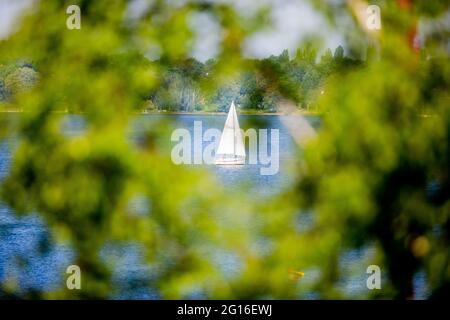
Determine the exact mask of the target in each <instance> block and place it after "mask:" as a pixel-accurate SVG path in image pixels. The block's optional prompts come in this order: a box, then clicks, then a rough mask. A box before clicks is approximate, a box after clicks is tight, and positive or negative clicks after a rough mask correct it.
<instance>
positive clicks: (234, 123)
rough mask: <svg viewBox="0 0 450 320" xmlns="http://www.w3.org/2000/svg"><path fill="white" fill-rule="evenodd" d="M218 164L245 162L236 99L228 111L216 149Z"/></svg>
mask: <svg viewBox="0 0 450 320" xmlns="http://www.w3.org/2000/svg"><path fill="white" fill-rule="evenodd" d="M214 163H215V164H217V165H236V164H245V147H244V139H243V137H242V132H241V128H240V127H239V121H238V117H237V113H236V107H235V105H234V101H233V102H232V103H231V107H230V110H229V111H228V116H227V120H226V121H225V126H224V128H223V131H222V136H221V137H220V142H219V147H218V148H217V151H216V159H215V161H214Z"/></svg>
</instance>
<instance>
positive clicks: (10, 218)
mask: <svg viewBox="0 0 450 320" xmlns="http://www.w3.org/2000/svg"><path fill="white" fill-rule="evenodd" d="M169 119H170V120H171V123H172V126H173V127H172V128H186V129H188V130H189V132H191V134H192V135H193V128H194V121H201V122H202V126H203V130H207V129H208V128H217V129H220V130H221V129H222V127H223V124H224V121H225V116H209V115H208V116H201V115H199V116H194V115H182V116H177V117H176V118H174V117H173V116H164V115H142V116H138V117H137V119H136V121H134V123H133V124H132V126H131V127H130V130H129V136H130V140H132V141H135V142H137V143H139V139H140V136H141V133H142V132H143V131H144V130H145V129H146V128H147V127H148V126H151V125H153V124H154V123H158V122H161V121H167V120H169ZM174 119H176V120H175V121H173V120H174ZM281 120H282V119H281V118H280V117H278V116H240V124H241V128H242V129H244V130H246V129H248V128H267V129H278V130H279V137H280V141H279V149H280V168H279V172H278V173H277V174H275V175H267V176H264V175H261V174H260V166H261V165H258V164H255V165H245V166H236V167H219V166H214V165H211V166H205V167H206V168H207V169H208V170H210V171H211V172H212V174H214V175H216V176H217V177H218V178H219V180H220V181H221V182H222V183H223V184H224V185H229V186H234V185H240V184H245V188H246V190H247V193H248V194H249V195H251V196H261V197H268V196H271V195H274V194H276V193H278V192H281V191H282V190H283V189H284V188H288V187H289V186H290V185H291V183H292V182H293V176H292V172H291V166H293V165H295V159H296V157H298V155H299V154H301V150H299V149H298V147H297V145H296V144H295V142H294V141H293V139H292V138H291V135H290V134H289V132H288V130H287V129H286V128H285V127H284V125H283V123H282V121H281ZM307 120H308V122H309V123H310V124H311V126H312V127H314V128H316V129H317V128H318V127H319V119H318V118H316V117H309V118H307ZM61 130H62V134H64V135H67V136H76V135H79V134H82V133H83V131H84V130H85V124H84V122H83V119H82V118H81V117H79V116H67V117H66V118H65V121H64V122H63V125H62V128H61ZM170 132H171V131H170V130H168V135H167V137H163V140H164V139H167V142H168V144H169V145H174V144H175V143H171V142H170ZM269 141H270V139H269ZM14 145H15V142H14V140H13V139H9V140H7V141H4V142H3V143H1V144H0V179H3V178H4V177H5V176H6V175H7V174H8V170H9V168H10V165H11V158H12V154H11V152H12V150H13V148H14ZM204 145H205V143H204ZM167 150H168V151H167V152H170V148H168V149H167ZM269 150H270V146H269ZM247 152H248V150H247ZM145 201H146V200H145V199H139V198H137V199H135V201H133V202H132V204H131V205H132V206H133V207H134V209H135V211H136V212H138V213H139V211H143V212H145V211H146V208H145V206H146V205H148V204H147V203H146V202H145ZM301 217H302V218H301V220H299V221H298V230H299V232H302V231H303V230H307V228H308V226H310V225H311V224H312V221H313V219H314V215H313V213H309V214H308V213H307V214H304V215H301ZM261 247H263V245H261ZM101 256H102V257H103V259H105V261H108V262H111V261H114V263H113V267H114V272H113V279H112V281H113V285H114V291H113V292H111V296H110V298H112V299H159V298H161V296H160V295H159V294H158V292H157V291H156V290H153V289H151V288H149V286H148V283H150V282H151V280H152V278H154V277H155V276H156V275H157V270H154V269H152V267H151V266H149V265H147V264H145V263H144V258H143V257H142V254H141V250H140V248H139V246H138V245H136V244H132V243H129V244H122V245H114V246H106V247H105V248H103V250H102V252H101ZM372 258H373V250H371V249H370V248H366V249H361V250H355V251H351V252H348V253H346V254H344V255H343V256H342V257H341V261H340V267H341V269H342V270H343V272H348V274H349V276H348V277H347V278H345V280H344V281H342V282H341V283H339V284H338V289H340V290H342V291H344V292H346V293H347V295H349V296H350V297H354V298H359V297H363V296H365V295H366V294H367V288H366V279H367V275H366V273H365V270H363V269H361V270H358V271H359V272H354V271H355V268H357V265H360V264H358V263H357V262H361V261H370V260H371V259H372ZM211 259H212V260H213V261H214V262H215V263H216V264H217V265H218V266H219V267H220V268H224V270H223V271H224V274H226V275H229V276H232V275H233V274H235V273H237V272H238V270H239V263H240V262H239V260H238V259H237V258H236V257H235V256H233V254H231V253H227V252H215V253H211ZM73 261H74V254H73V252H72V250H71V249H70V248H68V247H66V246H63V245H55V244H54V242H53V241H52V238H51V234H50V233H49V232H48V228H47V227H46V225H45V224H44V223H43V221H42V220H41V219H40V218H39V216H38V215H37V214H33V213H30V214H29V215H26V216H22V217H19V216H17V215H16V214H15V213H14V212H13V211H12V210H11V209H10V208H8V207H7V206H5V205H4V204H2V203H0V284H4V285H5V284H8V285H13V286H15V287H16V288H18V289H19V292H27V291H30V290H33V291H52V290H56V289H58V288H62V287H64V285H65V278H66V274H65V270H66V268H67V266H69V265H71V264H73ZM368 264H370V263H368ZM307 273H308V276H309V278H310V279H309V281H312V280H313V278H314V277H317V276H319V273H318V271H317V270H308V272H307ZM355 274H356V276H355ZM305 281H308V279H305ZM424 283H425V280H424V275H423V274H418V275H417V277H416V279H415V285H416V287H417V292H418V294H417V297H418V298H423V297H425V295H426V292H425V290H424V287H425V284H424ZM303 297H304V298H311V299H314V298H317V297H316V296H315V295H314V294H313V293H311V294H310V295H308V296H306V297H305V296H303ZM190 298H205V297H204V296H203V295H202V293H201V292H199V293H198V294H193V295H192V296H190Z"/></svg>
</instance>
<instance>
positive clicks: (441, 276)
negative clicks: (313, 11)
mask: <svg viewBox="0 0 450 320" xmlns="http://www.w3.org/2000/svg"><path fill="white" fill-rule="evenodd" d="M312 2H313V3H314V4H315V5H316V7H317V8H318V10H322V11H323V12H324V14H325V15H326V16H327V17H329V18H330V22H331V23H333V22H335V21H338V20H339V17H340V16H343V15H344V16H346V17H349V19H350V21H351V23H352V27H353V28H350V30H349V29H348V28H347V29H345V30H342V32H343V34H345V35H347V36H348V37H349V38H348V39H349V41H348V42H349V44H348V46H349V52H351V53H352V54H355V57H356V58H357V59H360V58H361V56H358V55H356V54H357V53H361V51H362V50H361V48H360V45H361V43H366V44H367V43H369V44H370V45H373V44H374V43H375V44H377V45H378V49H377V50H378V51H377V50H375V51H377V53H376V54H374V55H368V58H367V60H366V61H365V63H364V65H358V66H356V67H351V63H346V62H345V56H344V55H343V52H342V50H341V49H337V50H336V52H335V53H334V55H333V54H332V53H331V52H330V51H325V54H324V55H323V56H322V59H321V61H319V62H317V65H316V64H315V63H314V64H313V65H314V67H312V66H311V65H312V64H311V61H312V60H313V59H315V57H316V53H315V49H312V48H310V47H307V46H304V48H306V49H303V51H299V53H297V55H296V58H295V59H293V60H291V59H289V56H288V55H286V53H284V54H282V55H281V56H279V57H272V58H269V59H267V60H266V61H264V63H261V62H256V63H255V62H251V63H250V62H249V61H248V60H246V59H243V58H242V54H241V48H242V44H243V41H244V40H245V39H246V37H248V36H249V35H251V34H252V33H253V32H255V31H257V30H259V28H262V27H264V25H265V23H266V21H267V20H266V15H267V10H268V9H267V8H263V9H261V10H260V11H258V12H255V14H254V15H253V16H251V17H249V16H248V15H246V16H245V17H244V16H243V15H242V13H241V12H238V11H237V10H236V8H235V7H234V6H233V5H230V4H228V3H227V2H220V3H210V2H200V1H198V2H197V1H192V2H188V1H186V2H182V3H176V2H168V1H167V2H166V1H149V5H148V7H147V9H146V10H145V11H143V12H142V14H141V15H139V17H127V10H128V5H129V3H128V1H113V2H106V1H88V0H85V1H81V0H80V1H70V3H68V2H67V3H65V2H64V1H62V2H56V1H41V2H39V3H36V4H35V6H34V8H33V10H32V11H30V12H29V13H28V14H27V15H26V16H25V17H23V19H22V22H21V24H20V28H19V29H18V30H17V32H15V33H14V34H13V35H12V36H11V37H9V38H8V39H6V40H4V41H1V42H0V57H1V58H2V64H4V65H12V64H14V63H17V61H23V60H24V59H25V60H26V61H31V62H32V65H33V66H34V67H36V68H37V70H39V77H38V79H37V81H36V82H35V85H34V86H31V87H30V88H28V89H27V90H16V87H17V86H16V84H17V83H19V82H20V83H22V82H21V81H19V80H18V79H34V74H33V73H32V72H31V70H22V71H24V73H23V72H22V71H21V72H20V73H18V74H16V73H13V74H11V75H10V76H8V77H7V78H9V80H8V81H7V82H8V84H6V79H7V78H6V79H4V78H2V79H4V80H3V84H2V87H3V86H5V85H6V86H9V87H10V88H15V89H13V90H15V91H14V95H13V96H12V99H11V101H9V103H8V106H15V107H16V108H20V109H23V110H26V112H23V113H21V114H20V121H19V122H18V123H14V124H9V123H7V122H8V119H7V118H5V117H4V116H3V115H2V116H1V117H2V118H1V123H3V124H5V126H6V125H8V127H7V128H8V130H7V132H2V133H3V134H8V135H15V136H16V137H17V139H18V141H19V144H18V146H17V148H16V150H15V154H14V157H13V160H12V167H11V169H10V172H9V173H8V176H7V177H6V178H5V179H4V180H3V181H2V185H1V194H2V200H3V201H5V202H6V203H7V204H8V205H9V206H11V207H12V208H13V209H14V210H15V211H16V212H17V214H27V213H29V212H33V211H34V212H38V213H39V215H40V216H41V217H42V218H43V219H44V221H45V222H46V223H47V224H48V225H49V226H50V228H51V231H52V234H53V236H54V237H55V239H56V240H57V241H61V242H64V243H68V244H70V245H71V246H72V247H73V249H74V250H75V253H76V257H75V261H74V264H77V265H79V266H80V267H81V270H82V272H83V290H80V291H77V290H75V291H68V290H64V289H63V288H62V289H61V290H59V291H57V292H51V293H48V292H30V293H28V294H27V293H25V294H24V297H29V298H30V297H31V298H48V297H51V298H107V297H110V294H111V290H113V289H114V288H113V285H112V283H111V268H112V266H111V265H108V264H105V262H104V261H103V260H102V259H101V258H100V255H99V251H100V250H101V248H102V247H104V246H105V245H106V244H110V243H122V242H126V241H135V242H138V243H140V244H142V247H143V248H144V250H145V254H146V259H147V262H148V263H149V264H150V265H152V266H157V267H158V268H157V270H158V272H157V274H156V276H155V278H154V279H153V280H151V281H149V283H148V285H149V286H151V287H154V288H157V289H158V290H159V292H161V295H162V297H163V298H180V297H181V298H183V297H191V296H192V294H195V293H198V292H201V293H202V294H203V295H204V296H206V297H209V298H298V297H306V294H307V293H308V294H309V293H311V292H314V294H315V295H314V297H319V298H342V297H346V292H345V291H343V290H341V289H340V287H339V284H340V283H342V281H345V279H347V277H348V276H349V275H348V274H347V271H348V270H347V271H346V270H343V269H342V267H341V266H340V263H339V259H340V257H341V256H342V255H343V254H345V253H346V252H348V251H349V250H352V249H355V248H363V249H364V248H370V249H371V250H372V251H371V252H373V253H374V254H372V256H370V257H369V258H368V259H366V260H363V261H361V265H362V266H363V267H362V268H361V267H356V270H357V272H356V273H358V272H359V273H361V274H363V275H364V274H365V267H367V265H369V264H378V265H380V266H381V268H382V270H384V271H386V272H387V278H386V281H387V282H383V290H379V291H376V292H375V297H382V298H410V297H412V296H413V295H414V292H413V278H414V276H415V275H416V274H417V273H418V272H422V273H424V274H425V277H426V283H427V286H428V287H429V292H430V295H431V296H445V295H447V296H448V292H449V287H450V266H449V250H448V249H449V232H450V222H449V221H450V217H449V215H450V208H449V206H450V201H449V199H450V197H449V192H450V191H449V190H450V185H449V183H450V179H449V168H450V163H449V161H450V158H449V156H450V150H449V145H450V143H449V141H450V104H449V93H448V92H449V90H448V88H449V82H450V70H449V68H450V63H449V60H448V52H446V50H445V49H443V47H442V46H441V45H439V43H440V42H442V41H443V40H442V37H439V36H434V37H430V38H429V39H428V42H426V43H424V44H423V48H422V49H421V50H420V52H417V51H415V50H413V49H412V48H411V47H410V45H409V41H408V32H409V30H410V29H411V27H413V26H414V25H415V24H416V23H417V19H418V18H419V17H422V16H427V17H430V15H431V18H430V19H433V18H436V17H437V16H439V15H440V14H443V13H445V10H448V4H446V5H443V4H442V2H441V1H427V5H424V2H422V1H416V2H414V4H412V5H411V8H409V9H405V8H402V7H401V6H400V5H399V3H400V2H395V1H392V2H387V1H386V2H384V1H379V2H378V3H379V4H380V6H381V9H382V14H383V28H382V30H381V31H380V32H379V33H378V34H376V35H375V36H374V35H371V34H367V35H366V34H365V33H364V31H363V28H362V27H361V26H360V25H359V24H358V21H357V19H356V18H355V16H354V14H353V13H352V12H353V11H352V10H353V7H352V3H353V1H348V2H335V3H336V5H335V6H334V7H331V6H329V7H324V6H323V4H322V3H321V2H316V1H312ZM406 2H408V1H406ZM74 3H77V4H79V5H80V7H81V11H82V29H81V30H68V29H67V28H66V27H65V20H66V18H67V15H66V13H65V10H66V8H67V6H68V5H69V4H74ZM408 3H409V2H408ZM330 8H331V9H332V10H330ZM196 12H209V13H210V14H212V15H213V16H214V17H215V19H217V21H218V22H219V24H220V25H221V28H222V32H221V35H222V42H221V48H220V49H221V51H220V52H219V54H218V56H217V57H216V59H215V63H214V64H212V65H210V66H209V67H210V73H209V76H208V77H207V78H205V77H197V76H195V73H194V74H192V73H191V72H189V78H188V81H189V83H187V84H186V83H185V84H183V85H187V86H192V87H195V88H196V89H195V90H201V91H202V92H205V95H206V96H208V94H210V95H211V94H212V93H213V92H217V89H218V88H220V86H221V85H223V83H225V82H226V81H227V80H229V79H230V77H231V78H233V77H236V76H237V75H239V74H241V73H242V72H244V71H246V72H250V73H247V74H248V78H247V80H246V81H249V82H250V83H252V82H253V83H254V81H255V78H254V77H258V82H259V83H262V84H264V85H263V86H262V87H261V88H256V89H255V90H250V91H249V92H248V95H249V99H250V102H249V104H254V103H255V101H258V103H261V104H262V105H264V103H268V104H272V103H274V102H273V101H269V102H265V101H264V99H265V97H266V94H267V93H268V92H270V93H271V96H270V99H277V98H278V97H279V98H280V99H281V98H283V99H290V100H291V101H293V102H295V104H299V103H301V102H302V101H315V100H316V99H319V100H318V106H319V108H320V110H321V111H322V112H323V123H322V125H321V129H320V132H319V134H318V136H317V137H316V138H315V139H314V140H312V141H310V142H309V143H308V144H307V145H306V147H305V149H304V150H302V153H300V152H299V157H298V164H297V166H296V167H295V168H294V170H295V171H294V172H293V174H295V175H296V179H297V183H296V187H295V188H293V189H292V190H288V191H287V192H286V193H285V194H283V195H281V196H274V197H272V198H270V199H267V200H265V201H262V202H260V201H254V199H253V198H252V197H251V194H250V193H249V192H239V190H237V191H236V192H228V191H227V192H225V190H223V189H222V187H221V186H220V184H219V183H217V181H215V179H214V178H213V177H211V176H209V175H208V174H207V173H205V172H203V171H201V170H192V169H189V168H186V167H178V166H174V165H173V164H172V163H171V161H170V158H169V155H170V152H168V150H167V142H165V141H161V137H163V136H165V133H167V131H168V130H170V125H167V124H166V123H155V124H153V125H151V126H149V127H148V128H147V129H146V131H145V133H144V134H143V136H142V137H141V138H142V139H141V140H140V143H139V144H133V143H130V141H129V140H128V139H127V134H126V133H127V130H128V128H129V123H130V121H131V120H132V118H133V116H135V115H134V112H135V111H137V110H141V109H142V105H143V103H144V102H145V100H146V98H148V94H149V92H154V91H155V90H156V89H157V88H159V87H160V86H161V85H162V81H164V77H163V75H166V74H167V72H168V71H169V70H173V68H183V66H180V64H179V63H180V61H189V60H188V59H189V52H190V51H189V48H190V45H191V43H192V37H193V35H192V32H191V31H190V28H189V26H188V18H189V16H190V15H191V14H193V13H196ZM437 32H439V30H437ZM355 39H356V40H355ZM155 48H158V50H157V51H158V52H159V53H160V56H159V59H157V60H154V61H149V60H147V59H145V58H144V56H145V54H146V53H148V51H149V50H155ZM335 59H340V60H343V61H344V62H343V63H342V64H340V68H339V70H338V72H334V73H333V76H332V77H330V78H327V79H326V80H325V81H324V83H323V84H321V86H323V88H324V91H325V94H324V95H321V96H320V97H319V98H318V97H316V96H313V97H308V96H307V95H306V94H305V92H304V91H302V90H299V88H298V85H297V84H298V82H295V81H294V80H293V78H295V77H300V78H301V79H302V84H303V85H304V86H306V88H309V87H314V86H315V85H316V84H317V83H318V82H317V81H319V80H318V78H320V73H325V74H331V71H332V70H330V61H332V60H335ZM292 65H294V66H298V68H292V67H291V66H292ZM194 67H195V65H194ZM317 68H319V69H320V68H322V69H321V70H320V72H319V71H318V70H317ZM178 72H181V73H182V72H184V71H183V69H180V70H179V71H178ZM297 73H299V74H297ZM306 75H308V76H307V79H309V80H308V81H306V80H305V81H303V80H304V79H305V77H306ZM252 78H253V79H252ZM27 81H28V80H27ZM33 81H35V80H33ZM173 81H175V82H177V81H179V82H182V81H187V80H186V79H185V78H176V79H173ZM309 82H311V83H309ZM2 90H3V89H2ZM258 90H259V91H260V92H258ZM219 92H220V91H219ZM167 94H168V95H170V94H173V92H168V93H167ZM220 99H221V98H220V97H219V100H220ZM252 99H254V100H252ZM305 99H306V100H305ZM194 108H195V106H194ZM61 110H70V111H72V112H78V111H82V113H81V115H80V116H81V117H82V118H83V120H84V121H85V127H86V128H85V130H84V132H83V134H82V135H80V136H76V137H68V136H65V135H63V134H62V132H61V123H62V121H63V119H64V114H62V113H60V112H56V111H61ZM3 127H4V126H2V128H3ZM136 197H144V198H145V199H146V201H147V203H148V208H147V211H148V212H147V213H146V214H144V215H139V214H135V213H133V212H132V210H130V208H129V203H130V201H132V200H133V199H135V198H136ZM305 221H309V222H308V223H307V222H305ZM299 224H300V226H299ZM250 225H251V226H252V228H249V226H250ZM261 239H264V243H266V244H267V245H266V246H265V248H264V250H261V248H258V245H257V244H258V243H260V241H261ZM214 252H228V253H231V254H233V255H236V256H237V257H238V259H239V261H240V265H241V268H240V271H239V272H238V273H237V274H235V275H233V276H230V275H227V274H226V273H225V272H224V271H223V270H221V269H220V268H218V267H217V265H215V264H214V263H213V262H212V261H211V259H209V257H210V254H211V253H214ZM291 268H293V269H295V270H302V271H305V277H304V278H303V279H301V280H300V281H292V279H290V278H289V274H288V270H289V269H291ZM358 268H359V269H358ZM349 272H350V274H354V273H355V272H354V270H350V271H349ZM63 276H64V275H61V277H63ZM62 283H63V282H62ZM0 290H1V292H2V294H3V295H6V296H12V295H14V294H17V292H16V290H15V288H14V286H9V285H7V284H2V286H1V289H0ZM371 293H372V292H369V291H368V290H367V291H364V292H363V293H361V296H360V297H367V296H369V294H371Z"/></svg>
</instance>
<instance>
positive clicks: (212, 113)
mask: <svg viewBox="0 0 450 320" xmlns="http://www.w3.org/2000/svg"><path fill="white" fill-rule="evenodd" d="M24 112H26V111H21V110H0V113H24ZM54 113H64V114H74V115H76V114H83V112H66V111H54ZM132 114H138V115H177V116H178V115H188V116H196V115H199V116H224V115H227V113H226V112H217V111H198V112H184V111H142V112H132ZM321 114H322V113H321V112H316V111H298V112H294V113H286V112H241V113H239V115H240V116H307V115H313V116H318V115H321Z"/></svg>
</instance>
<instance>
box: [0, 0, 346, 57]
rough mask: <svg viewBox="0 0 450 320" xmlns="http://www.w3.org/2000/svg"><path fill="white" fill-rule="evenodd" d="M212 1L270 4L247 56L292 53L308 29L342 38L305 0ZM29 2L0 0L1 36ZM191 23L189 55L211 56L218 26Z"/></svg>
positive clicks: (331, 41)
mask: <svg viewBox="0 0 450 320" xmlns="http://www.w3.org/2000/svg"><path fill="white" fill-rule="evenodd" d="M167 1H171V2H175V3H176V2H183V1H185V0H167ZM210 1H211V2H227V3H233V5H235V6H236V8H237V10H238V11H239V12H241V13H242V14H243V15H244V16H245V15H246V14H249V15H251V14H252V13H253V12H255V11H256V10H257V9H258V7H261V6H263V5H271V6H272V10H271V14H270V20H271V22H272V27H271V28H267V29H265V30H262V31H260V32H258V33H256V34H254V35H252V36H251V37H249V38H248V39H247V41H246V42H245V43H244V46H243V54H244V55H245V56H247V57H254V58H264V57H268V56H270V55H278V54H280V53H281V52H282V51H283V50H284V49H288V50H289V52H290V54H291V55H292V54H294V53H295V50H296V48H297V46H298V44H299V43H300V42H301V41H302V40H303V39H305V38H306V37H308V35H310V34H311V33H314V34H315V35H320V36H321V37H322V38H323V42H324V46H325V47H329V48H331V49H332V50H334V48H336V47H337V46H338V45H340V44H343V43H344V41H343V39H342V38H341V37H340V35H339V34H338V33H337V32H335V31H334V30H333V29H332V28H330V27H329V26H328V24H327V22H326V21H325V20H324V18H323V17H322V16H321V15H320V14H319V13H318V12H316V11H315V10H314V9H313V8H312V7H311V6H310V5H309V3H308V1H305V0H257V1H256V0H210ZM132 3H133V10H131V11H133V12H132V14H133V15H135V16H137V15H139V11H140V10H145V7H146V6H145V3H146V0H133V1H132ZM30 4H32V0H0V39H1V38H5V37H7V36H8V34H10V33H11V32H12V31H13V30H14V26H15V25H16V24H17V23H18V22H19V21H20V14H21V12H23V10H24V9H25V8H27V7H28V6H30ZM190 25H191V27H192V29H193V30H194V31H195V32H196V34H197V40H196V41H195V43H194V46H193V48H192V55H193V56H194V57H195V58H197V59H198V60H200V61H205V60H207V59H209V58H213V57H214V56H215V55H216V54H217V53H218V52H219V50H220V32H221V29H220V26H219V25H218V24H217V23H216V22H215V20H214V18H213V17H211V16H210V15H208V14H205V13H202V14H196V15H194V16H193V17H192V18H191V19H190Z"/></svg>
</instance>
